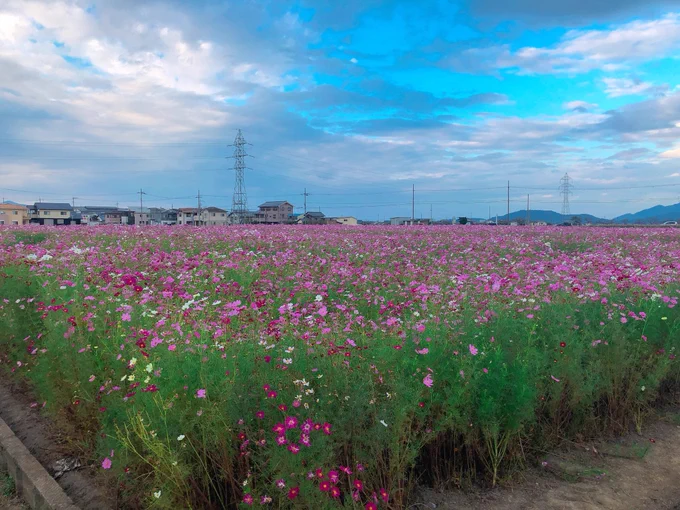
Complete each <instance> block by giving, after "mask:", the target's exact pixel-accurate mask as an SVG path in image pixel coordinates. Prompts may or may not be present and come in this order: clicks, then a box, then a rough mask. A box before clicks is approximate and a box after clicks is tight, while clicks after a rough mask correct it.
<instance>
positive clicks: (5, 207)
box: [0, 204, 26, 211]
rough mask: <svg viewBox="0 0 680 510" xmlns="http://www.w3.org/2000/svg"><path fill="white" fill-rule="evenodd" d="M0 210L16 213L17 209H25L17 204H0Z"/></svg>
mask: <svg viewBox="0 0 680 510" xmlns="http://www.w3.org/2000/svg"><path fill="white" fill-rule="evenodd" d="M0 209H2V210H6V211H16V210H17V209H26V206H25V205H19V204H0Z"/></svg>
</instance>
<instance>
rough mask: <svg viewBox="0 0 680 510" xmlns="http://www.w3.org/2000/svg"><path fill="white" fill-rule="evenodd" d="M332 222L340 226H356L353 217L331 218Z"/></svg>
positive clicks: (355, 220) (356, 223)
mask: <svg viewBox="0 0 680 510" xmlns="http://www.w3.org/2000/svg"><path fill="white" fill-rule="evenodd" d="M333 220H334V221H336V222H338V223H340V224H341V225H358V222H357V219H356V218H355V217H354V216H338V217H337V218H333Z"/></svg>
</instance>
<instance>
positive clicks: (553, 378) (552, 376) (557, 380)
mask: <svg viewBox="0 0 680 510" xmlns="http://www.w3.org/2000/svg"><path fill="white" fill-rule="evenodd" d="M550 377H551V379H552V380H553V381H555V382H560V380H559V379H558V378H557V377H555V376H554V375H551V376H550Z"/></svg>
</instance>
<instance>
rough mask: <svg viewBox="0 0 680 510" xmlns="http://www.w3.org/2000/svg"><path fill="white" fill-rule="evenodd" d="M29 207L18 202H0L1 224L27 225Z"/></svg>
mask: <svg viewBox="0 0 680 510" xmlns="http://www.w3.org/2000/svg"><path fill="white" fill-rule="evenodd" d="M28 222H29V216H28V207H26V206H24V205H18V204H4V203H3V204H0V225H26V224H27V223H28Z"/></svg>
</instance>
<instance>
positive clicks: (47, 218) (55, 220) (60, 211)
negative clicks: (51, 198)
mask: <svg viewBox="0 0 680 510" xmlns="http://www.w3.org/2000/svg"><path fill="white" fill-rule="evenodd" d="M80 222H81V215H80V214H74V211H73V207H72V206H71V204H69V203H65V202H64V203H53V202H36V203H35V204H33V208H32V209H31V223H38V224H40V225H71V224H78V225H79V224H80Z"/></svg>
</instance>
